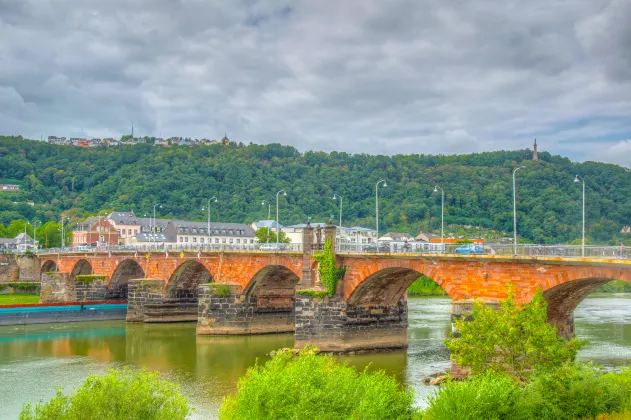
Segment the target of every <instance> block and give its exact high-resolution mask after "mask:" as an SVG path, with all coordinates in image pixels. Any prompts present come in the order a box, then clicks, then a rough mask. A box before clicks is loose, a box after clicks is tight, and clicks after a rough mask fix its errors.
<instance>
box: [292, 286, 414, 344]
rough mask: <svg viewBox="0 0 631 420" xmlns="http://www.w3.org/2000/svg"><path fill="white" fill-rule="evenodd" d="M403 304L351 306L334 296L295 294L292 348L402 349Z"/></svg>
mask: <svg viewBox="0 0 631 420" xmlns="http://www.w3.org/2000/svg"><path fill="white" fill-rule="evenodd" d="M407 327H408V317H407V302H406V301H405V299H401V300H400V301H399V302H397V303H396V304H395V305H386V306H354V305H349V304H348V303H347V302H343V301H341V300H340V299H339V298H338V297H336V296H334V297H330V298H313V297H311V296H307V295H296V333H295V338H294V346H295V347H296V348H302V347H304V346H305V345H311V346H315V347H318V348H319V349H320V350H321V351H326V352H349V351H358V350H386V349H395V348H405V347H407V345H408V337H407Z"/></svg>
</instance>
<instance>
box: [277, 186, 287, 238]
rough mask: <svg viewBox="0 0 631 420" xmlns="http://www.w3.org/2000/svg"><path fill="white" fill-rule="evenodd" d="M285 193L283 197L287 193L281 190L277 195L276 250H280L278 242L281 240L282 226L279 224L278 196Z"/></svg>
mask: <svg viewBox="0 0 631 420" xmlns="http://www.w3.org/2000/svg"><path fill="white" fill-rule="evenodd" d="M280 193H283V195H284V196H285V197H286V196H287V191H285V190H280V191H278V192H277V193H276V249H278V240H279V239H280V225H279V224H278V195H279V194H280Z"/></svg>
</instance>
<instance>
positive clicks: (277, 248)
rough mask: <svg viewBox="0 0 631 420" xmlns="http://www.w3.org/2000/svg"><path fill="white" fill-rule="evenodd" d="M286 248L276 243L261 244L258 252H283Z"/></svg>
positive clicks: (284, 245)
mask: <svg viewBox="0 0 631 420" xmlns="http://www.w3.org/2000/svg"><path fill="white" fill-rule="evenodd" d="M287 248H288V246H287V244H276V243H271V244H267V243H266V244H261V246H259V250H261V251H285V250H286V249H287Z"/></svg>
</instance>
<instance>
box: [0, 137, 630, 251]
mask: <svg viewBox="0 0 631 420" xmlns="http://www.w3.org/2000/svg"><path fill="white" fill-rule="evenodd" d="M531 156H532V153H531V152H530V151H528V150H518V151H502V152H489V153H479V154H470V155H455V156H428V155H396V156H370V155H365V154H356V155H350V154H347V153H337V152H333V153H323V152H306V153H299V152H298V151H297V150H296V149H295V148H293V147H290V146H282V145H279V144H268V145H256V144H250V145H247V146H246V145H243V144H231V145H230V146H223V145H221V144H214V145H208V146H196V147H186V146H172V147H161V146H160V147H154V146H150V145H136V146H123V147H120V148H109V149H106V148H94V149H83V148H78V147H72V146H53V145H48V144H46V143H42V142H39V141H30V140H23V139H22V138H20V137H0V178H2V181H7V180H14V181H15V180H17V181H20V182H21V185H22V187H23V189H22V190H21V191H19V192H9V193H7V192H2V193H0V223H4V224H7V223H9V222H10V221H11V220H14V219H20V218H27V219H28V220H33V219H39V220H41V221H42V222H46V221H49V220H58V219H59V217H60V214H61V213H62V212H63V214H64V215H68V216H71V218H72V219H71V222H72V220H76V219H77V218H79V217H82V216H83V215H84V214H85V213H96V212H98V211H99V210H109V209H117V210H131V209H133V210H134V211H135V212H136V214H138V215H142V214H144V213H147V214H148V213H150V212H151V210H152V208H153V205H154V204H155V203H162V204H163V208H162V209H158V210H159V213H158V216H159V217H178V218H188V219H192V220H205V217H206V212H205V211H203V210H202V207H203V206H204V205H205V204H206V199H207V198H208V197H211V196H217V197H218V198H219V202H218V203H216V204H213V207H212V218H213V220H217V219H219V220H222V221H230V222H250V221H253V220H257V219H262V218H267V206H262V205H261V201H262V200H269V201H270V202H272V217H275V216H274V215H275V199H276V192H277V191H279V190H281V189H285V190H287V196H286V197H283V196H282V195H281V198H280V220H281V223H283V224H290V223H299V222H304V221H305V220H307V217H308V216H310V217H312V219H313V220H316V221H325V220H328V218H329V217H330V216H331V215H335V217H336V218H337V217H338V214H339V212H338V205H339V200H333V199H332V196H333V193H337V194H339V195H341V196H342V197H343V199H344V209H343V216H344V224H345V225H348V224H353V225H363V226H374V224H375V219H374V213H375V183H376V182H377V181H378V180H380V179H385V180H387V183H388V187H387V188H380V190H379V195H380V215H381V222H380V228H381V230H382V231H386V230H396V231H406V232H410V233H415V232H416V231H417V230H418V229H419V228H423V230H428V229H432V230H435V231H436V230H437V229H439V228H440V194H439V193H434V192H433V191H434V185H435V184H438V185H440V186H442V187H443V188H444V190H445V207H446V210H445V214H446V216H445V220H446V224H451V223H454V224H469V225H479V226H482V227H485V228H492V229H498V230H504V231H508V232H512V223H513V214H512V176H511V175H512V170H513V168H515V167H517V166H519V165H524V166H525V168H524V169H522V170H520V171H519V172H518V174H517V190H518V205H517V207H518V213H519V233H520V235H522V236H523V237H524V239H523V241H533V242H537V243H539V242H541V243H556V242H569V241H573V240H576V239H577V238H580V224H581V184H577V183H575V182H574V175H575V174H577V173H578V174H580V175H582V176H584V177H585V180H586V183H587V227H588V236H589V240H590V241H591V242H593V243H607V242H610V243H619V241H620V240H621V239H623V238H628V237H629V235H626V236H625V235H621V234H620V230H621V228H622V227H623V226H625V225H629V224H631V173H628V172H625V170H624V169H623V168H621V167H619V166H616V165H611V164H604V163H596V162H585V163H574V162H571V161H570V160H569V159H567V158H563V157H560V156H552V155H550V154H549V153H545V152H543V153H540V161H538V162H533V161H531ZM29 201H30V202H34V203H35V205H34V206H31V205H29V204H28V202H29ZM14 203H17V204H14Z"/></svg>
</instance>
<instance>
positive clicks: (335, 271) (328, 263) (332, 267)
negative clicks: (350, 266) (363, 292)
mask: <svg viewBox="0 0 631 420" xmlns="http://www.w3.org/2000/svg"><path fill="white" fill-rule="evenodd" d="M313 258H314V259H315V260H316V261H317V262H318V273H320V281H321V282H322V284H323V285H324V286H325V287H326V290H327V292H328V294H329V296H333V295H334V294H335V289H336V288H337V283H338V282H339V281H340V280H341V279H342V278H343V277H344V273H346V267H337V265H336V262H335V253H334V252H333V242H332V241H331V240H330V239H327V241H326V242H325V243H324V249H323V250H322V251H320V252H318V253H316V254H314V255H313Z"/></svg>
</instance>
